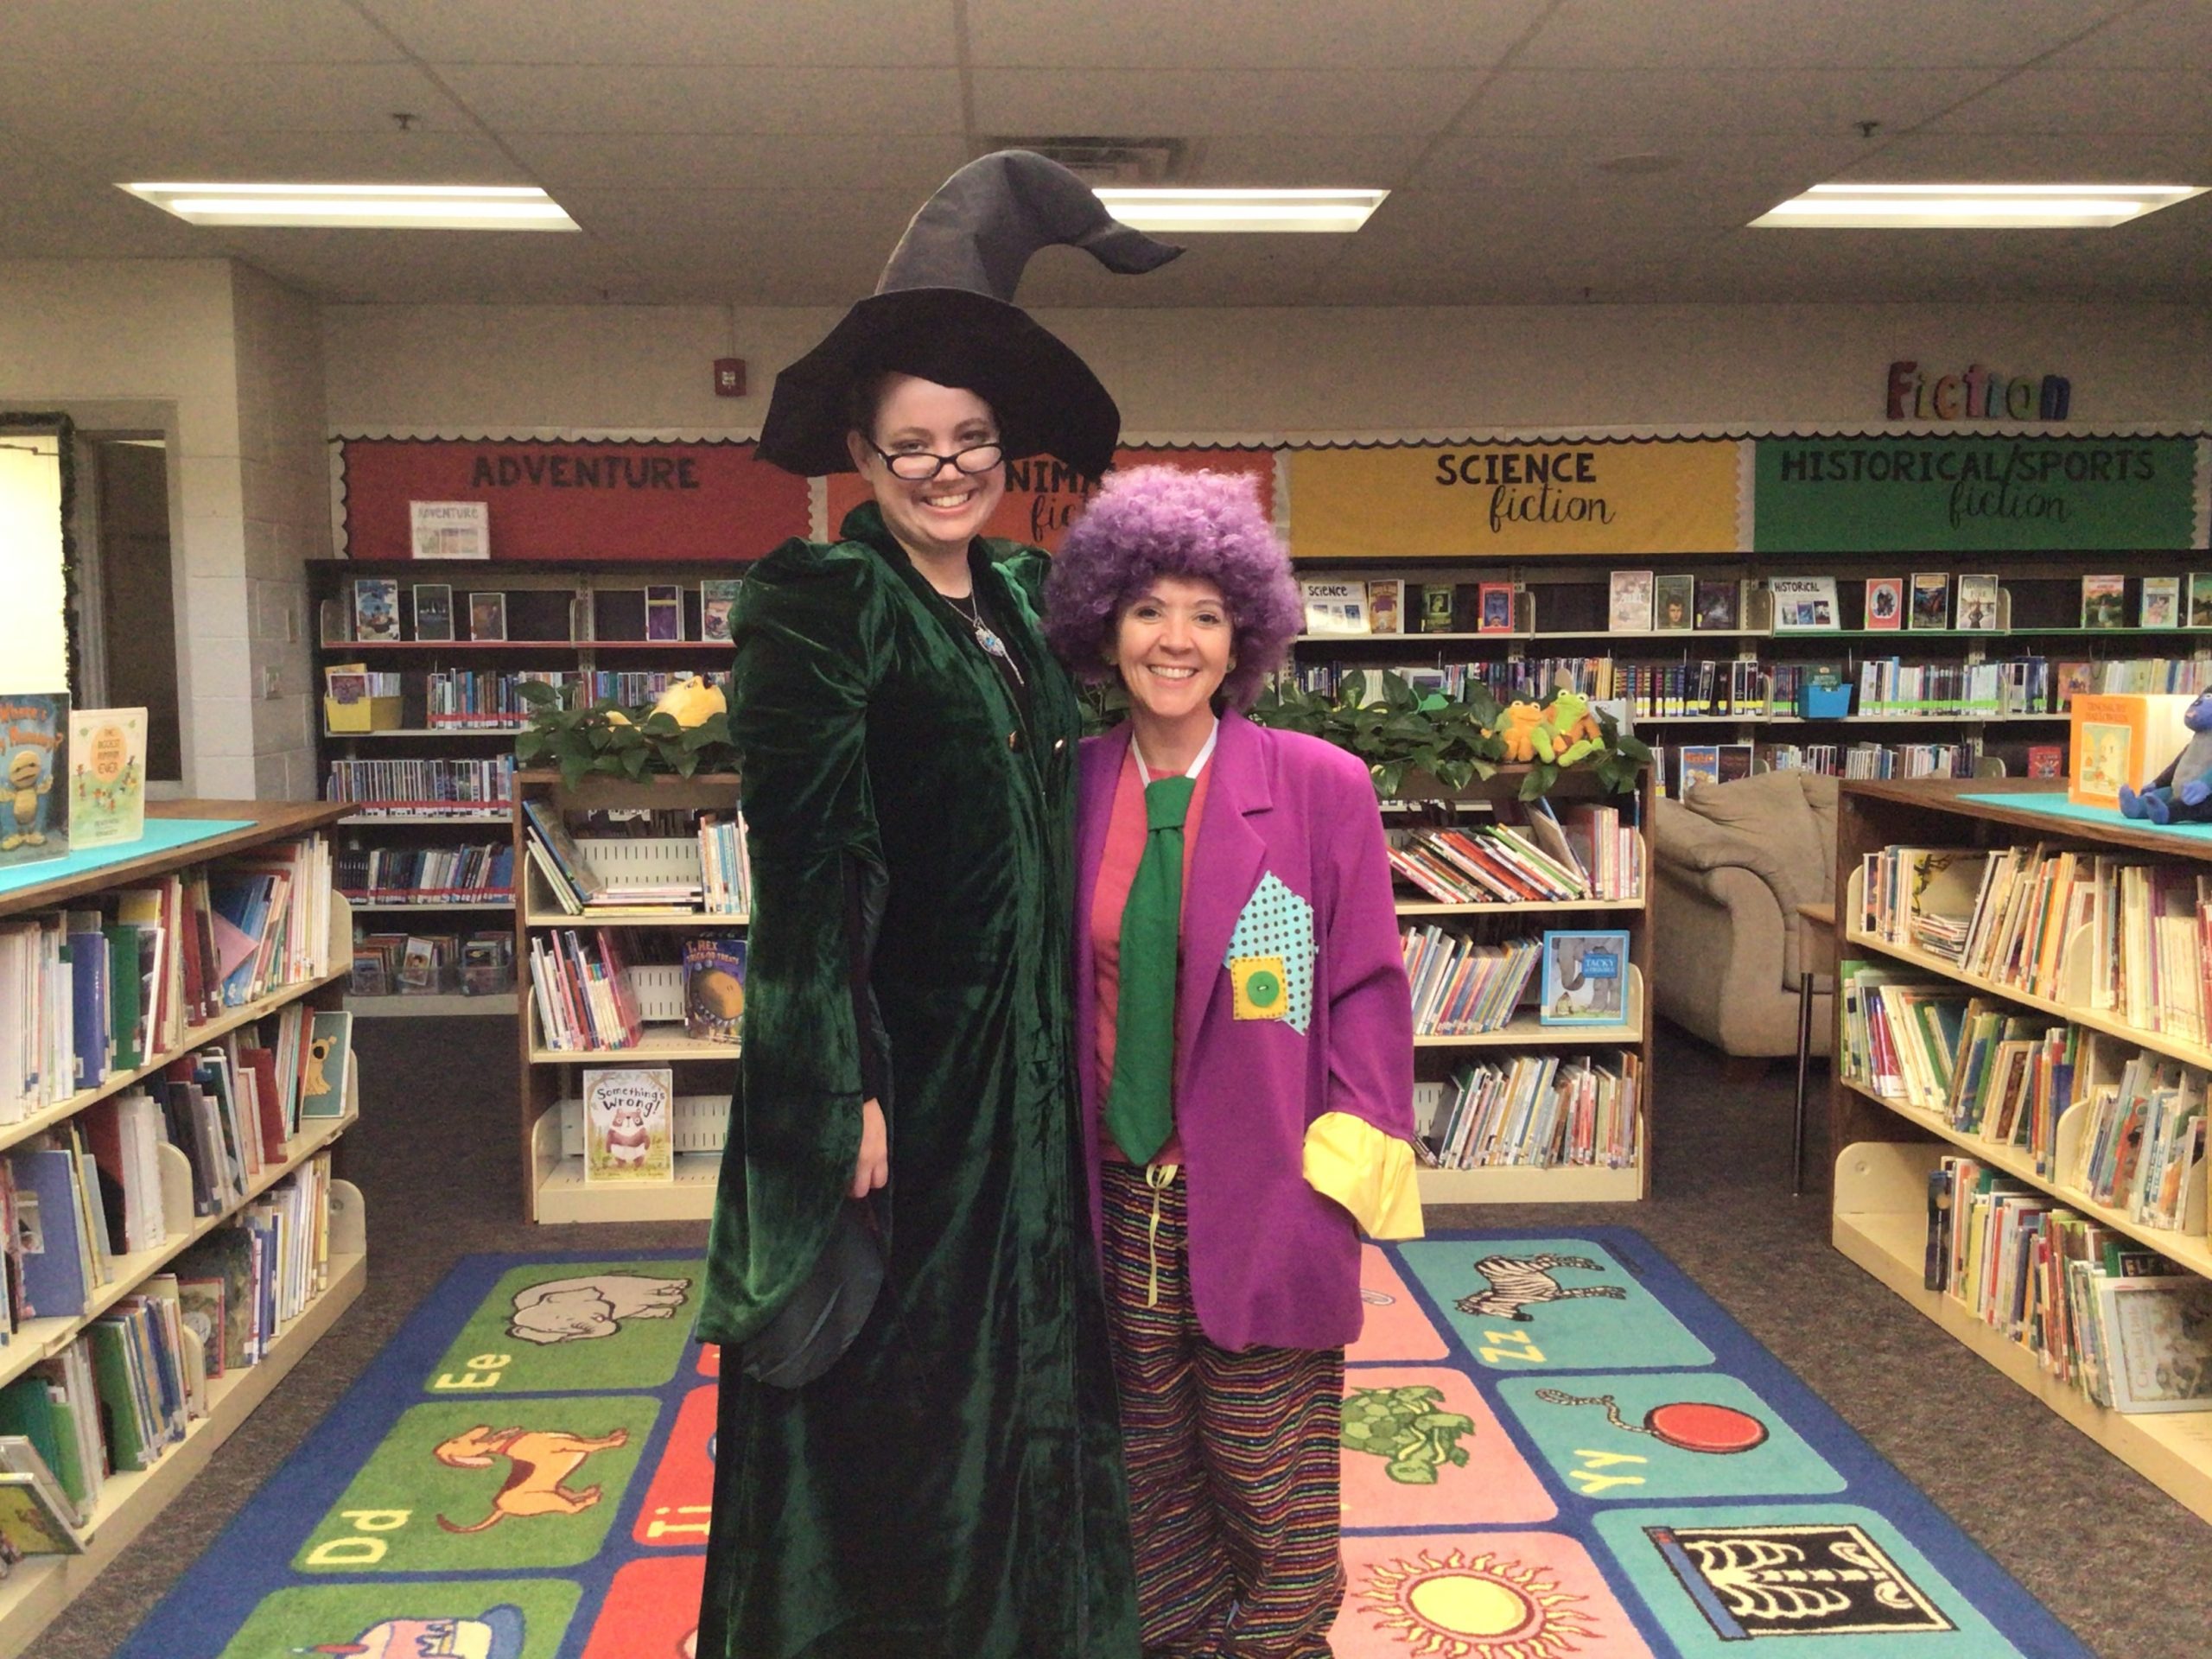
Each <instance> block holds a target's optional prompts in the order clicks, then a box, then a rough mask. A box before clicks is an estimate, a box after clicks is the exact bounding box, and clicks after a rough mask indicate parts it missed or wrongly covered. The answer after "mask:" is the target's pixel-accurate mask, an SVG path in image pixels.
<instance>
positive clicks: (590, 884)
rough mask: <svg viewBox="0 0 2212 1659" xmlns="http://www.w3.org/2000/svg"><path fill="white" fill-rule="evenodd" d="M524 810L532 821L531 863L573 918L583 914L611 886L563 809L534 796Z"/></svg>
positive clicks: (523, 805)
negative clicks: (578, 842)
mask: <svg viewBox="0 0 2212 1659" xmlns="http://www.w3.org/2000/svg"><path fill="white" fill-rule="evenodd" d="M522 810H523V817H524V818H526V819H527V820H528V821H529V831H528V833H529V842H530V853H531V862H533V863H535V864H536V865H537V868H538V870H539V873H540V874H543V875H544V876H545V878H546V883H547V885H548V886H549V887H551V889H552V890H553V897H554V898H555V899H556V900H557V901H558V902H559V903H560V906H561V908H562V909H563V910H564V911H567V912H569V914H570V915H578V916H580V915H582V913H583V907H584V906H586V905H588V904H590V903H592V902H593V901H594V899H597V898H598V897H599V896H600V895H601V893H604V892H605V891H606V889H607V884H606V883H605V882H604V881H603V880H601V879H600V877H599V876H598V874H596V873H595V872H594V870H593V869H592V868H591V864H590V861H588V860H587V859H586V858H585V857H584V855H583V849H581V848H580V847H578V846H577V845H576V842H575V837H574V836H571V835H570V834H569V826H568V823H567V822H566V821H565V820H564V819H563V817H562V815H561V810H560V808H558V807H557V806H555V805H553V804H551V803H550V802H548V801H543V800H540V799H537V798H535V797H533V798H530V799H527V800H524V802H523V804H522Z"/></svg>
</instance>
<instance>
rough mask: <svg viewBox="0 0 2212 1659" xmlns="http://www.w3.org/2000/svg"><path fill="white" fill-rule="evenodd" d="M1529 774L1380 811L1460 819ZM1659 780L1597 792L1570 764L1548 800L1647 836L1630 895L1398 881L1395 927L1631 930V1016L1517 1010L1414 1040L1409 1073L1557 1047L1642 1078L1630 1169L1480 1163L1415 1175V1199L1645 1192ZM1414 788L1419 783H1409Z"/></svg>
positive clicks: (1544, 1199) (1536, 1198) (1406, 817)
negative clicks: (1510, 895)
mask: <svg viewBox="0 0 2212 1659" xmlns="http://www.w3.org/2000/svg"><path fill="white" fill-rule="evenodd" d="M1527 775H1528V768H1527V767H1525V766H1504V767H1501V768H1500V769H1499V770H1498V772H1497V774H1496V775H1495V776H1494V777H1491V778H1489V779H1484V780H1482V781H1479V782H1477V783H1473V784H1471V785H1469V786H1468V787H1467V788H1466V789H1465V790H1464V791H1459V793H1458V794H1457V795H1455V796H1453V797H1452V798H1451V799H1449V800H1445V801H1434V802H1419V801H1412V802H1408V803H1406V804H1404V805H1403V806H1402V809H1401V810H1397V811H1393V812H1391V813H1389V814H1388V815H1387V816H1386V817H1385V820H1384V822H1385V825H1386V827H1387V828H1388V829H1389V830H1390V831H1391V832H1393V833H1394V834H1395V833H1396V832H1397V831H1400V830H1402V829H1412V828H1415V827H1418V826H1419V824H1420V823H1421V822H1423V821H1432V822H1452V821H1461V820H1463V819H1464V818H1465V815H1466V814H1467V813H1468V812H1469V811H1470V810H1483V809H1484V808H1486V807H1487V806H1489V805H1491V804H1494V803H1497V802H1500V801H1504V800H1510V799H1511V798H1514V797H1515V796H1516V794H1517V792H1518V791H1519V790H1520V787H1521V785H1522V780H1523V779H1525V778H1526V777H1527ZM1411 787H1412V788H1413V789H1414V791H1416V792H1417V791H1418V790H1419V787H1420V785H1418V783H1416V784H1414V785H1412V786H1411ZM1655 789H1656V779H1655V777H1654V776H1653V774H1652V773H1651V772H1649V770H1646V771H1645V772H1644V773H1643V777H1642V779H1640V780H1639V782H1638V785H1637V792H1636V795H1635V796H1634V798H1630V797H1628V796H1608V795H1605V794H1604V793H1602V792H1601V791H1600V790H1599V785H1598V784H1597V781H1596V779H1593V778H1592V777H1590V776H1589V775H1588V774H1587V773H1584V772H1574V771H1571V770H1570V771H1568V772H1563V773H1561V774H1560V779H1559V782H1558V783H1557V784H1556V785H1554V786H1553V789H1552V791H1551V793H1550V795H1549V797H1548V799H1549V800H1550V801H1551V802H1552V804H1553V805H1554V807H1555V808H1559V807H1567V806H1569V805H1572V804H1575V803H1577V802H1580V801H1596V802H1601V803H1611V804H1617V805H1618V806H1619V807H1620V808H1621V809H1622V813H1623V816H1624V817H1629V816H1631V815H1632V816H1633V817H1635V819H1636V821H1637V824H1638V825H1639V827H1640V830H1641V833H1642V834H1643V837H1644V845H1645V849H1646V850H1645V858H1644V866H1645V868H1644V875H1643V893H1642V896H1641V897H1638V898H1636V899H1583V900H1567V901H1543V902H1527V903H1520V904H1476V905H1451V904H1442V903H1439V902H1436V901H1434V900H1432V899H1427V898H1424V897H1421V896H1418V895H1416V894H1414V893H1413V892H1412V890H1411V889H1409V888H1407V887H1400V889H1399V893H1398V903H1397V912H1398V919H1399V923H1400V928H1401V931H1403V930H1404V928H1405V927H1406V926H1408V925H1431V924H1433V925H1440V926H1443V927H1446V928H1447V929H1449V928H1450V927H1451V925H1452V923H1453V922H1454V921H1455V920H1465V919H1468V918H1484V917H1496V918H1503V919H1506V920H1509V921H1510V919H1511V918H1518V917H1525V918H1528V919H1529V931H1532V932H1541V931H1544V930H1546V929H1563V928H1572V927H1575V926H1578V925H1580V926H1587V927H1590V928H1592V929H1600V928H1602V929H1611V930H1619V931H1625V932H1626V933H1627V934H1628V936H1629V992H1628V1018H1627V1020H1624V1022H1623V1023H1621V1024H1620V1025H1618V1026H1548V1025H1545V1024H1543V1023H1542V1022H1541V1020H1539V1019H1538V1018H1537V1016H1536V1013H1535V1009H1534V1008H1523V1009H1522V1010H1521V1011H1520V1012H1519V1013H1517V1014H1515V1015H1514V1017H1513V1019H1512V1020H1510V1021H1509V1022H1508V1024H1507V1025H1506V1026H1505V1027H1504V1028H1503V1030H1499V1031H1493V1032H1484V1033H1479V1034H1478V1035H1475V1036H1463V1037H1434V1036H1417V1037H1415V1038H1414V1076H1415V1077H1417V1078H1420V1079H1422V1080H1425V1081H1429V1082H1434V1081H1437V1080H1440V1079H1441V1078H1445V1077H1448V1076H1449V1075H1450V1074H1451V1072H1452V1070H1453V1069H1454V1068H1455V1067H1456V1066H1458V1065H1460V1064H1462V1063H1464V1062H1465V1061H1467V1060H1471V1059H1481V1058H1494V1057H1495V1056H1497V1054H1498V1053H1500V1052H1516V1051H1521V1050H1541V1051H1546V1052H1548V1051H1551V1050H1554V1049H1562V1050H1567V1051H1581V1052H1591V1053H1604V1054H1612V1055H1633V1056H1635V1057H1636V1058H1637V1063H1638V1066H1639V1069H1640V1074H1641V1076H1642V1077H1643V1084H1642V1090H1641V1093H1640V1096H1639V1100H1638V1108H1639V1116H1640V1118H1641V1122H1639V1124H1638V1126H1637V1147H1638V1157H1637V1162H1636V1165H1635V1166H1634V1167H1632V1168H1628V1169H1606V1168H1603V1167H1595V1166H1560V1167H1557V1168H1551V1169H1538V1168H1526V1167H1520V1166H1500V1167H1491V1168H1481V1169H1432V1168H1427V1167H1423V1168H1422V1169H1421V1170H1420V1171H1419V1172H1418V1173H1417V1179H1418V1180H1419V1182H1420V1185H1421V1203H1422V1204H1423V1205H1452V1204H1632V1203H1635V1202H1637V1201H1638V1200H1640V1199H1642V1198H1645V1197H1647V1196H1649V1192H1650V1170H1651V1121H1652V1115H1651V1105H1650V1103H1651V1096H1652V1090H1653V1089H1654V1087H1655V1086H1656V1085H1655V1081H1654V1079H1655V1077H1656V1073H1655V1071H1654V1069H1653V1068H1654V1058H1655V1056H1654V1052H1653V1044H1652V1040H1651V1019H1652V1015H1651V1007H1650V997H1649V994H1648V986H1649V980H1650V975H1651V968H1652V957H1651V949H1652V940H1651V887H1652V880H1653V874H1652V870H1651V868H1650V865H1651V861H1650V856H1649V846H1650V833H1651V821H1652V815H1653V812H1654V810H1655V809H1654V807H1653V804H1652V803H1653V799H1654V791H1655Z"/></svg>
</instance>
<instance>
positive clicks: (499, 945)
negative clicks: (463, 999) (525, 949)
mask: <svg viewBox="0 0 2212 1659" xmlns="http://www.w3.org/2000/svg"><path fill="white" fill-rule="evenodd" d="M514 988H515V941H514V936H513V935H512V934H511V933H477V934H474V935H472V936H471V937H469V938H465V939H463V940H462V941H461V995H463V996H497V995H500V994H501V993H502V992H505V991H512V989H514Z"/></svg>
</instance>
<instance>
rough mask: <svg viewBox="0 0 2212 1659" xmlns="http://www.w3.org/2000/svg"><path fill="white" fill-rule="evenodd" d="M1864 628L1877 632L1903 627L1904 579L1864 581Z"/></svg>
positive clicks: (1869, 578)
mask: <svg viewBox="0 0 2212 1659" xmlns="http://www.w3.org/2000/svg"><path fill="white" fill-rule="evenodd" d="M1866 626H1868V627H1869V628H1872V629H1873V630H1875V631H1876V632H1888V631H1889V630H1891V629H1892V628H1902V627H1903V626H1904V577H1902V576H1869V577H1868V578H1867V579H1866Z"/></svg>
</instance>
